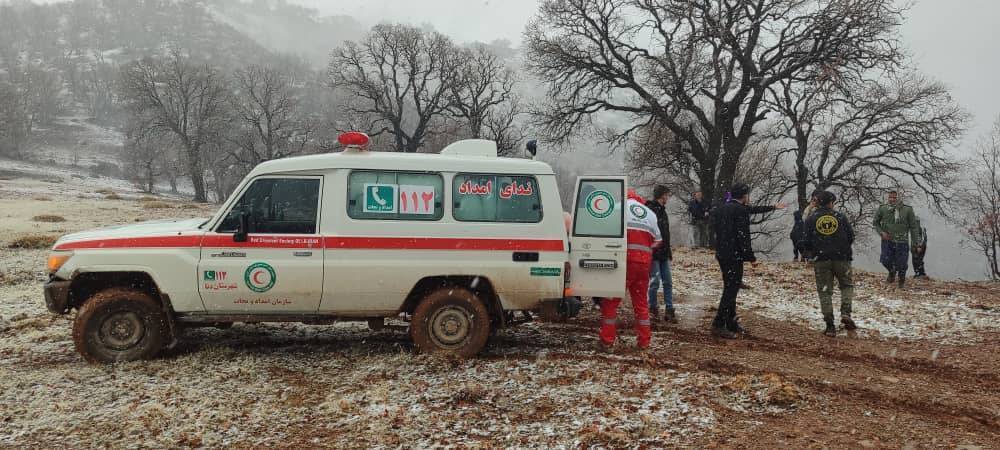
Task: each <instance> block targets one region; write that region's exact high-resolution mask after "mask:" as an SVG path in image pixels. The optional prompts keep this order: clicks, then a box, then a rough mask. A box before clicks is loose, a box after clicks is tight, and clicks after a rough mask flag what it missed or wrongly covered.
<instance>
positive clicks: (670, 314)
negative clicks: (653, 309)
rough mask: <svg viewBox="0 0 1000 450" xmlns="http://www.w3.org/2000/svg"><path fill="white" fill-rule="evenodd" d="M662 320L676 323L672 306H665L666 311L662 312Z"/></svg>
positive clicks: (675, 315)
mask: <svg viewBox="0 0 1000 450" xmlns="http://www.w3.org/2000/svg"><path fill="white" fill-rule="evenodd" d="M663 320H665V321H666V322H667V323H677V314H676V313H674V308H667V311H666V312H664V313H663Z"/></svg>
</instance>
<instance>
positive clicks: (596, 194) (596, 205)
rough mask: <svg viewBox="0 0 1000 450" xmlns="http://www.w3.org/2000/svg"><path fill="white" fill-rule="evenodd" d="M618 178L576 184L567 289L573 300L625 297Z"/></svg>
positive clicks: (593, 178) (590, 179)
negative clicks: (579, 298)
mask: <svg viewBox="0 0 1000 450" xmlns="http://www.w3.org/2000/svg"><path fill="white" fill-rule="evenodd" d="M626 182H627V179H626V177H621V176H585V177H579V178H577V180H576V194H575V196H574V197H573V205H574V206H573V229H572V232H571V233H570V247H569V248H570V251H569V259H570V264H571V265H572V266H571V271H570V280H569V287H570V290H571V291H570V292H571V293H572V295H574V296H580V297H625V256H626V246H625V186H626Z"/></svg>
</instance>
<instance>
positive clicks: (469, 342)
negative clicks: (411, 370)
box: [410, 287, 490, 358]
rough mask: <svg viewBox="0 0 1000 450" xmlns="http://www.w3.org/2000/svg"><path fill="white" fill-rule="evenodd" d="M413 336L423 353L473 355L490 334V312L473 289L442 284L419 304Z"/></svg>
mask: <svg viewBox="0 0 1000 450" xmlns="http://www.w3.org/2000/svg"><path fill="white" fill-rule="evenodd" d="M410 336H411V337H412V338H413V344H414V346H415V347H416V350H417V352H419V353H449V354H453V355H457V356H461V357H465V358H468V357H472V356H475V355H476V354H477V353H479V351H480V350H482V349H483V347H484V346H485V345H486V341H487V339H489V337H490V314H489V311H488V310H487V309H486V305H484V304H483V302H482V300H480V299H479V297H477V296H476V295H475V294H473V293H472V292H469V291H468V290H466V289H462V288H447V287H446V288H441V289H438V290H436V291H434V292H431V293H430V294H428V295H427V296H426V297H424V298H423V300H421V301H420V304H419V305H417V309H416V310H415V311H414V312H413V319H412V320H411V321H410Z"/></svg>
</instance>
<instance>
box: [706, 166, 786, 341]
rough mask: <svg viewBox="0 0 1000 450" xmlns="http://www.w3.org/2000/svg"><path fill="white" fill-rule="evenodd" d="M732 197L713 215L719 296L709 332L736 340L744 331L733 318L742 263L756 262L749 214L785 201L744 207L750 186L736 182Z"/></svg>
mask: <svg viewBox="0 0 1000 450" xmlns="http://www.w3.org/2000/svg"><path fill="white" fill-rule="evenodd" d="M729 194H730V197H731V199H730V200H729V201H727V202H726V204H724V205H722V206H721V207H719V208H718V209H717V210H716V211H715V214H714V216H713V218H714V224H715V235H716V241H715V259H716V261H718V262H719V269H720V270H721V271H722V282H723V289H722V297H721V298H720V299H719V309H718V312H717V313H716V315H715V320H714V321H712V334H714V335H716V336H719V337H722V338H725V339H735V338H736V335H737V333H746V332H747V331H746V330H745V329H744V328H743V327H742V326H740V324H739V322H737V320H736V297H737V295H739V292H740V288H741V287H742V286H743V264H744V263H751V264H753V265H754V266H756V265H757V257H756V256H754V254H753V248H752V247H751V245H750V215H751V214H760V213H766V212H770V211H774V210H775V209H784V208H785V206H786V205H785V204H784V203H778V204H776V205H774V206H747V203H750V187H749V186H747V185H745V184H736V185H734V186H733V187H732V189H730V191H729Z"/></svg>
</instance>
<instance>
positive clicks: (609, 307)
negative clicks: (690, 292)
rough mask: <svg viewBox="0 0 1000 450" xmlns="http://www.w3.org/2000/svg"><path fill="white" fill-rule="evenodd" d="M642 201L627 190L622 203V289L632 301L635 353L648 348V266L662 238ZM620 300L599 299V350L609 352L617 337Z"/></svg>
mask: <svg viewBox="0 0 1000 450" xmlns="http://www.w3.org/2000/svg"><path fill="white" fill-rule="evenodd" d="M644 203H645V202H644V201H643V199H642V197H640V196H639V194H636V193H635V191H633V190H631V189H629V191H628V200H627V201H626V202H625V208H626V209H625V218H626V227H625V228H626V242H627V243H628V246H627V247H628V252H627V254H626V263H625V286H626V287H627V289H628V294H629V297H631V299H632V309H633V311H634V312H635V334H636V336H637V340H636V344H637V345H638V346H639V349H641V350H644V349H646V348H648V347H649V341H650V338H651V337H652V332H651V330H650V326H649V325H650V323H649V303H648V301H647V298H646V295H647V289H648V288H649V266H650V265H651V264H652V262H653V251H654V250H655V249H656V247H658V246H659V245H660V244H661V243H662V241H663V238H662V236H660V229H659V228H658V227H657V225H656V213H654V212H653V211H652V210H650V209H649V208H647V207H646V205H645V204H644ZM621 301H622V299H620V298H605V299H601V333H600V337H601V349H602V350H604V351H606V352H607V351H611V349H612V348H613V347H614V345H615V337H616V336H617V334H618V305H619V304H620V303H621Z"/></svg>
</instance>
